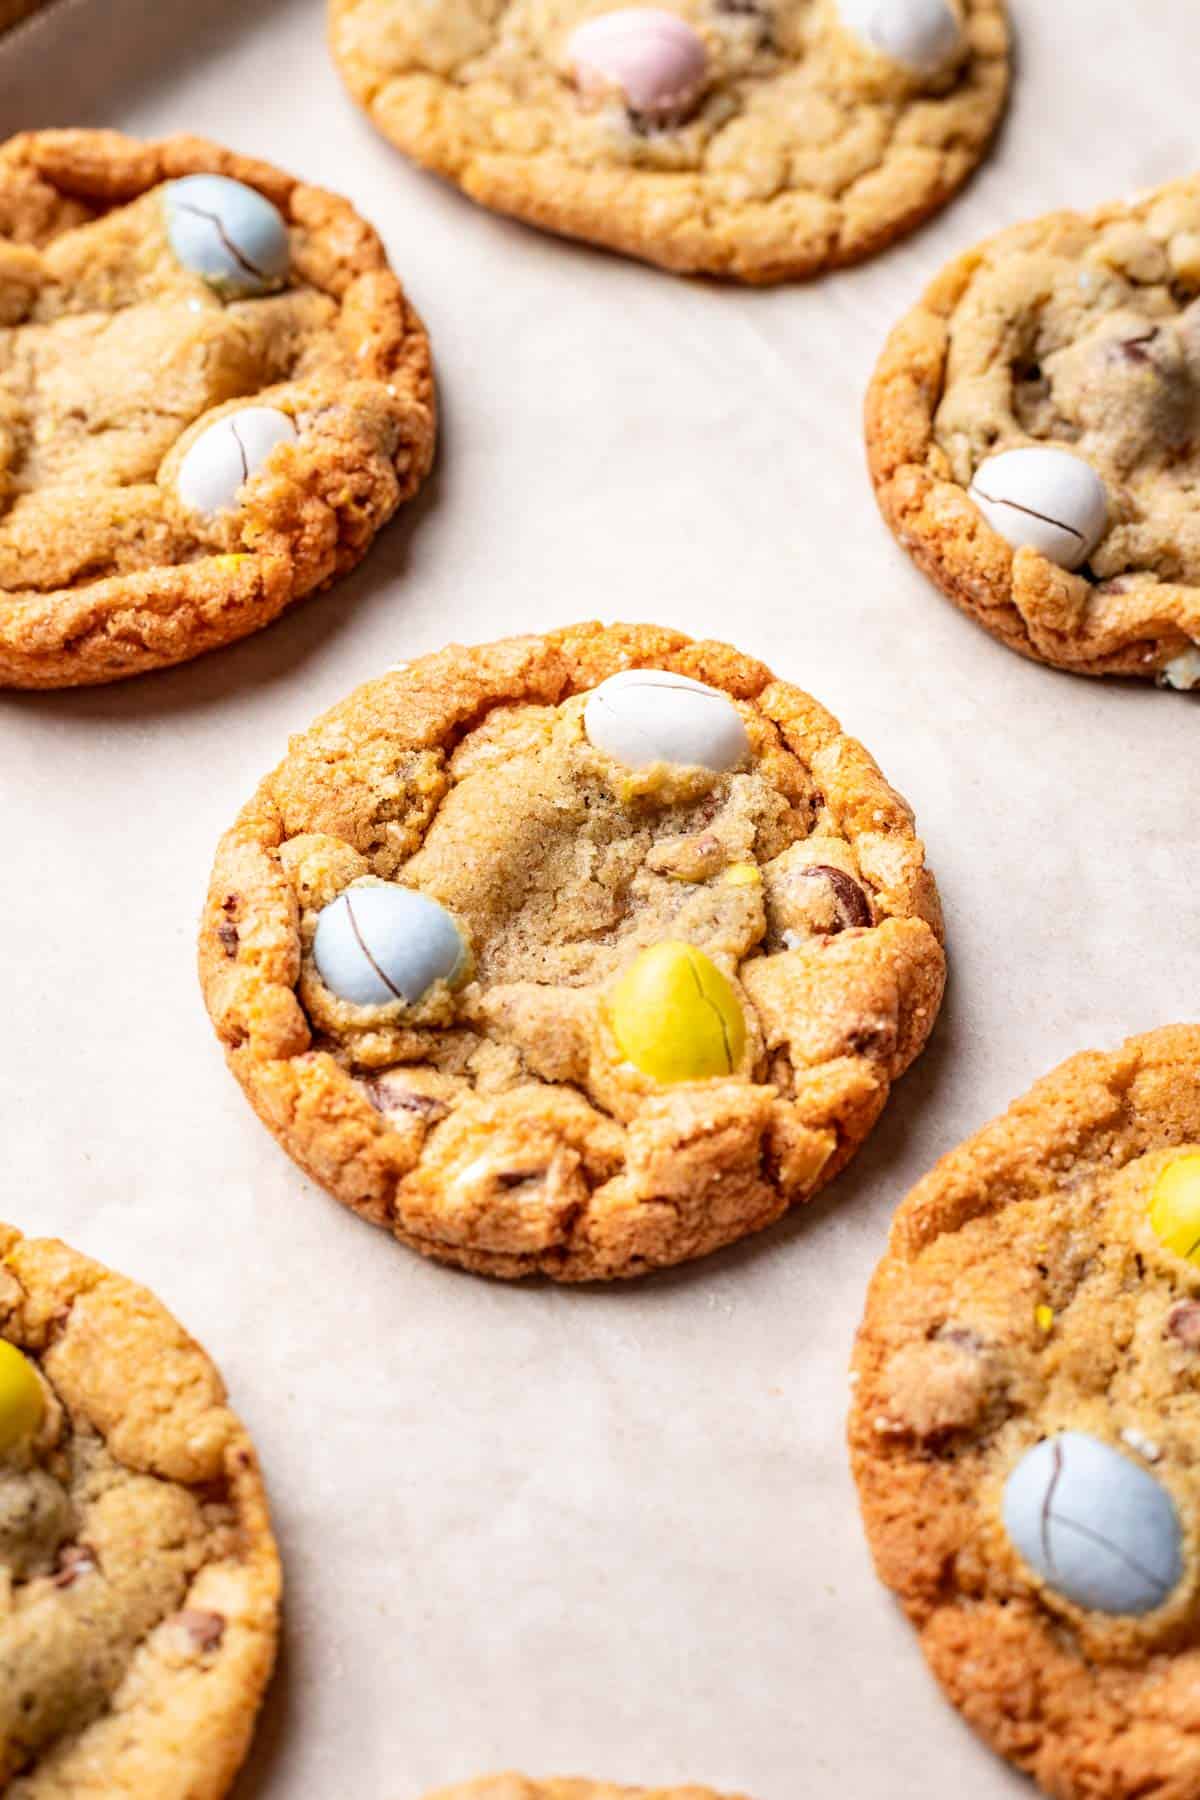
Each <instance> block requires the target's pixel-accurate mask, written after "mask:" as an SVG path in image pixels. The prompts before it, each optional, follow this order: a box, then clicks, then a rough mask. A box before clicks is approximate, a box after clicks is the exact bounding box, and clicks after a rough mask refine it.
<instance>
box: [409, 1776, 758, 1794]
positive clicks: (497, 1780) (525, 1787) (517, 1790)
mask: <svg viewBox="0 0 1200 1800" xmlns="http://www.w3.org/2000/svg"><path fill="white" fill-rule="evenodd" d="M426 1800H747V1797H746V1796H745V1795H744V1794H741V1795H738V1794H730V1795H727V1796H722V1795H720V1794H714V1793H713V1791H712V1789H711V1788H698V1787H686V1788H680V1787H671V1788H628V1787H613V1786H612V1785H611V1784H610V1783H609V1782H607V1781H571V1780H568V1781H562V1780H554V1779H551V1780H549V1781H530V1780H529V1779H528V1778H527V1777H526V1776H524V1775H485V1776H484V1777H483V1779H482V1781H468V1782H467V1783H466V1784H465V1786H458V1787H449V1788H439V1789H438V1791H437V1793H436V1794H428V1795H426Z"/></svg>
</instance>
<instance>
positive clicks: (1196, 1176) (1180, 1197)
mask: <svg viewBox="0 0 1200 1800" xmlns="http://www.w3.org/2000/svg"><path fill="white" fill-rule="evenodd" d="M1150 1225H1151V1229H1152V1230H1153V1232H1154V1235H1155V1236H1156V1237H1157V1238H1158V1241H1159V1243H1160V1244H1162V1245H1163V1246H1164V1248H1165V1249H1167V1250H1174V1252H1175V1254H1176V1256H1183V1257H1186V1258H1187V1260H1188V1262H1192V1263H1195V1264H1196V1266H1197V1267H1198V1268H1200V1151H1197V1150H1192V1151H1189V1152H1188V1153H1187V1155H1185V1156H1177V1157H1176V1158H1175V1160H1174V1161H1173V1162H1169V1163H1168V1164H1167V1166H1166V1168H1165V1169H1164V1170H1163V1171H1162V1173H1161V1175H1160V1176H1159V1177H1158V1180H1157V1181H1156V1182H1155V1183H1154V1188H1153V1190H1152V1192H1151V1195H1150Z"/></svg>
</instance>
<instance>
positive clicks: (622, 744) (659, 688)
mask: <svg viewBox="0 0 1200 1800" xmlns="http://www.w3.org/2000/svg"><path fill="white" fill-rule="evenodd" d="M583 727H584V730H585V731H586V732H587V735H588V741H589V742H590V743H592V744H594V745H595V747H596V749H597V750H602V751H603V752H604V753H605V755H606V756H611V757H612V758H613V759H614V760H615V761H616V762H619V763H624V764H625V765H626V766H627V767H628V768H633V769H640V768H649V767H651V766H652V765H653V764H654V763H681V764H687V765H691V766H699V767H700V768H704V769H713V770H715V771H716V772H718V773H721V772H723V771H724V770H726V769H732V768H734V767H736V765H737V764H738V763H740V762H741V761H742V759H743V758H744V757H745V755H746V753H747V752H748V750H749V748H750V740H749V738H748V737H747V735H746V727H745V725H743V723H742V718H741V714H740V713H739V712H738V710H737V708H736V707H735V706H734V705H733V703H732V701H730V700H728V699H727V698H726V696H725V695H724V694H721V693H718V692H717V690H716V688H710V687H705V685H704V683H703V682H700V681H691V680H689V679H688V677H687V676H686V675H672V674H669V673H668V671H667V670H666V669H626V670H623V671H622V673H621V674H619V675H610V676H609V678H608V680H607V681H602V682H601V683H600V685H599V687H597V688H593V689H592V692H591V693H590V694H589V695H588V701H587V705H586V706H585V707H584V710H583Z"/></svg>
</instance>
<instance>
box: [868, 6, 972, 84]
mask: <svg viewBox="0 0 1200 1800" xmlns="http://www.w3.org/2000/svg"><path fill="white" fill-rule="evenodd" d="M837 6H838V13H839V16H840V18H841V21H842V24H843V25H844V26H845V28H846V29H847V31H852V32H853V33H854V35H855V37H858V38H861V39H862V41H863V43H864V44H866V45H868V46H869V48H870V49H872V50H875V51H877V52H878V54H879V55H880V56H886V57H888V58H889V60H890V61H892V62H896V63H900V64H901V66H902V67H903V68H906V69H910V70H911V71H912V73H913V74H914V75H936V74H938V72H939V71H940V70H942V69H944V68H945V67H946V66H947V64H948V63H950V62H952V61H953V60H954V58H955V57H956V56H957V55H958V54H959V52H960V51H961V49H962V44H963V31H962V25H961V23H960V21H959V18H958V14H957V13H956V12H955V11H954V8H953V7H952V6H950V5H948V4H947V0H837Z"/></svg>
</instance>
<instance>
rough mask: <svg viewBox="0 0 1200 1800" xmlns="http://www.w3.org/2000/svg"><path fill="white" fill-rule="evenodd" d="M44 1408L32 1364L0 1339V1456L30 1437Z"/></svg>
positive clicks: (40, 1420) (13, 1345)
mask: <svg viewBox="0 0 1200 1800" xmlns="http://www.w3.org/2000/svg"><path fill="white" fill-rule="evenodd" d="M45 1410H46V1405H45V1401H44V1400H43V1398H42V1384H41V1382H40V1381H39V1380H38V1378H37V1376H36V1374H35V1373H34V1368H33V1364H32V1363H31V1362H30V1360H29V1358H28V1357H27V1356H22V1355H21V1352H20V1351H19V1350H18V1349H17V1347H16V1345H15V1344H10V1343H9V1342H8V1340H7V1338H0V1455H3V1454H5V1453H6V1452H8V1451H9V1450H15V1449H16V1448H17V1446H18V1444H22V1443H25V1442H26V1441H27V1440H28V1439H29V1438H31V1437H32V1436H33V1434H34V1433H35V1431H36V1430H37V1428H38V1426H39V1425H40V1424H41V1422H42V1414H43V1413H44V1412H45Z"/></svg>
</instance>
